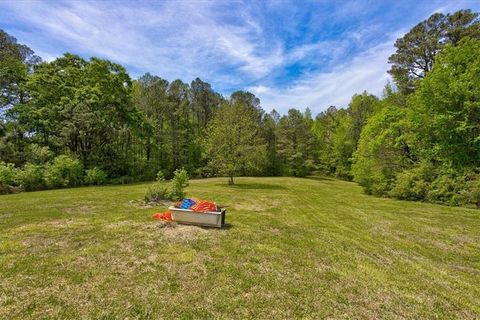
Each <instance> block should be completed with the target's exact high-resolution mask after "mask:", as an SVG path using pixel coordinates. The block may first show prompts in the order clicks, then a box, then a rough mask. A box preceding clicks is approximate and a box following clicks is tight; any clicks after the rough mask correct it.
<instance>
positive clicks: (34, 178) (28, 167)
mask: <svg viewBox="0 0 480 320" xmlns="http://www.w3.org/2000/svg"><path fill="white" fill-rule="evenodd" d="M44 170H45V168H44V166H42V165H38V164H33V163H27V164H25V166H24V167H23V168H22V169H21V170H19V171H18V173H17V183H18V184H19V185H20V187H21V188H22V189H23V190H25V191H33V190H40V189H43V188H45V187H46V184H45V177H44Z"/></svg>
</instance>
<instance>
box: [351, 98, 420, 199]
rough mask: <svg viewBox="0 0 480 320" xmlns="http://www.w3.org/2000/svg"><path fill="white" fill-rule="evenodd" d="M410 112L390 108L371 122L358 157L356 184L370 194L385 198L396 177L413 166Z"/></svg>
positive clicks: (360, 145)
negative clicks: (408, 142) (408, 119)
mask: <svg viewBox="0 0 480 320" xmlns="http://www.w3.org/2000/svg"><path fill="white" fill-rule="evenodd" d="M405 119H406V110H405V109H401V108H397V107H395V106H386V107H384V108H383V109H381V110H380V111H379V112H378V113H376V114H375V115H373V116H372V117H371V119H369V121H368V123H367V125H366V126H365V128H364V129H363V131H362V134H361V136H360V140H359V144H358V149H357V151H356V152H355V154H354V164H353V166H352V174H353V177H354V180H355V181H356V182H358V183H359V184H360V185H362V186H363V187H364V188H365V191H366V192H367V193H369V194H375V195H385V194H386V193H387V192H388V191H390V189H391V188H392V183H393V182H394V179H395V177H396V175H397V174H398V173H400V172H402V171H403V170H404V169H405V168H408V167H409V166H410V165H411V158H412V157H413V156H412V155H411V154H410V150H409V148H408V144H407V137H406V134H405V132H406V130H407V127H406V123H405Z"/></svg>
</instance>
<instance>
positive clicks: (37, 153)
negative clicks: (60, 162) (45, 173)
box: [26, 143, 53, 164]
mask: <svg viewBox="0 0 480 320" xmlns="http://www.w3.org/2000/svg"><path fill="white" fill-rule="evenodd" d="M26 156H27V159H28V161H29V162H30V163H35V164H44V163H47V162H49V161H50V160H52V158H53V152H52V151H51V150H50V148H49V147H41V146H39V145H38V144H35V143H32V144H29V145H28V146H27V148H26Z"/></svg>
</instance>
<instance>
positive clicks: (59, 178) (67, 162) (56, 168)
mask: <svg viewBox="0 0 480 320" xmlns="http://www.w3.org/2000/svg"><path fill="white" fill-rule="evenodd" d="M82 175H83V168H82V164H81V163H80V161H79V160H77V159H75V158H72V157H71V156H68V155H60V156H58V157H56V158H55V159H54V160H53V162H52V163H51V164H49V165H47V167H46V169H45V181H46V183H47V186H48V187H51V188H57V187H72V186H77V185H80V184H81V183H82Z"/></svg>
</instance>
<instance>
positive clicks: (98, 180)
mask: <svg viewBox="0 0 480 320" xmlns="http://www.w3.org/2000/svg"><path fill="white" fill-rule="evenodd" d="M106 182H107V174H106V173H105V172H104V171H103V170H102V169H100V168H98V167H94V168H93V169H88V170H87V171H85V183H87V184H93V185H100V184H105V183H106Z"/></svg>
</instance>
